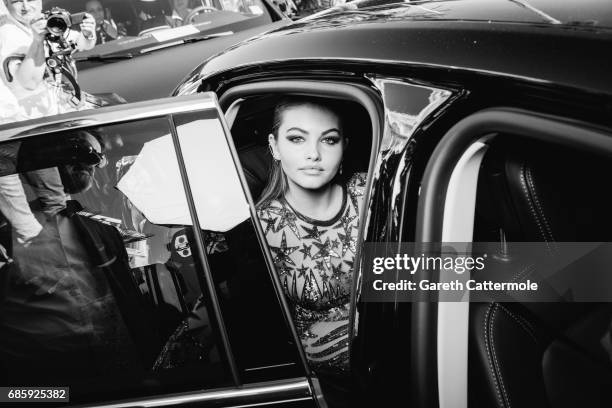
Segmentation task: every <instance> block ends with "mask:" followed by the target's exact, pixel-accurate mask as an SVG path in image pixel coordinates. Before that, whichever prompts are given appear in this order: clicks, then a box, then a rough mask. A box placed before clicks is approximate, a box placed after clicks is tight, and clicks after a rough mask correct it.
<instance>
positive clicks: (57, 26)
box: [47, 15, 68, 35]
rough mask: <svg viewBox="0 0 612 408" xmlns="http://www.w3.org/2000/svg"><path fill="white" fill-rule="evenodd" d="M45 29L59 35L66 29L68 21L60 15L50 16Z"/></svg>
mask: <svg viewBox="0 0 612 408" xmlns="http://www.w3.org/2000/svg"><path fill="white" fill-rule="evenodd" d="M47 29H48V30H49V32H50V33H51V34H53V35H61V34H64V33H65V32H66V30H67V29H68V21H66V18H65V17H64V16H62V15H55V16H51V17H49V18H48V19H47Z"/></svg>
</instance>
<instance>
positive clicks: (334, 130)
mask: <svg viewBox="0 0 612 408" xmlns="http://www.w3.org/2000/svg"><path fill="white" fill-rule="evenodd" d="M332 132H336V133H340V131H339V130H338V129H336V128H331V129H327V130H326V131H325V132H323V133H321V135H326V134H328V133H332Z"/></svg>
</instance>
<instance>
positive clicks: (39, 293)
mask: <svg viewBox="0 0 612 408" xmlns="http://www.w3.org/2000/svg"><path fill="white" fill-rule="evenodd" d="M0 140H1V141H0V161H1V162H2V166H1V169H0V211H1V212H2V224H1V225H2V226H1V227H0V236H1V238H0V241H1V242H0V245H2V248H1V249H2V251H1V254H2V256H1V258H2V262H1V264H0V266H1V267H2V273H1V274H0V276H1V279H0V289H1V290H0V333H1V335H0V366H1V367H2V369H1V370H0V371H1V372H2V374H1V376H2V381H1V383H2V384H3V385H6V386H10V387H18V388H20V389H29V388H31V387H41V386H44V387H46V388H51V387H64V388H63V389H64V390H65V391H64V394H62V397H63V398H60V397H59V396H58V395H57V394H55V396H56V397H58V398H56V399H54V400H51V401H50V402H55V403H58V404H63V405H65V403H66V402H68V400H69V402H70V403H71V404H76V405H95V406H170V405H172V406H181V405H190V404H199V405H202V406H208V405H214V406H251V405H257V406H267V405H273V404H278V403H282V404H284V405H286V406H296V407H298V406H299V407H306V406H317V402H316V395H315V394H316V393H315V392H313V387H312V379H311V378H310V371H309V370H308V367H307V365H306V364H305V359H304V356H303V352H302V351H301V349H300V348H299V347H298V345H299V341H298V340H297V337H296V333H295V329H294V328H293V325H292V324H291V323H290V316H289V314H288V308H287V304H286V303H285V300H284V297H283V296H282V291H281V290H280V285H279V282H278V278H277V277H276V274H275V273H274V269H273V266H272V262H271V255H270V253H269V250H268V249H267V246H266V245H262V242H264V241H262V239H263V234H262V231H261V227H260V226H259V223H258V221H257V219H256V218H255V209H254V205H253V201H252V199H251V197H250V194H249V192H248V189H246V188H245V187H244V175H243V174H242V170H241V169H240V166H236V164H235V163H237V158H236V153H235V150H234V147H233V143H232V139H231V137H230V136H229V132H228V130H227V127H226V125H225V119H224V117H223V115H222V113H221V112H220V109H219V107H218V104H217V101H216V97H215V95H214V94H211V93H204V94H198V95H194V96H188V97H178V98H171V99H165V100H157V101H152V102H144V103H136V104H128V105H121V106H114V107H106V108H101V109H99V110H95V111H83V112H76V113H71V114H66V115H60V116H57V117H51V118H46V119H40V120H34V121H27V122H20V123H16V124H11V125H6V126H3V127H2V128H0ZM12 395H13V396H14V395H15V394H12ZM20 395H22V394H20ZM25 395H28V394H27V393H26V394H25ZM45 395H46V394H45ZM50 395H52V396H53V395H54V394H50Z"/></svg>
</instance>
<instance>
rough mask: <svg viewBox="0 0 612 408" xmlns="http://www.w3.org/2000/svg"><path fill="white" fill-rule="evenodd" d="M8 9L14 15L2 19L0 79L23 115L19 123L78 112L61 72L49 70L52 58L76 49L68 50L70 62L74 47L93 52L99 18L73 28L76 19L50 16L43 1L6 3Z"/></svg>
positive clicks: (88, 18)
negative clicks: (59, 73)
mask: <svg viewBox="0 0 612 408" xmlns="http://www.w3.org/2000/svg"><path fill="white" fill-rule="evenodd" d="M4 5H5V6H6V9H7V11H8V15H6V16H3V17H2V24H1V25H0V64H1V65H0V66H1V69H0V71H1V73H0V77H1V78H2V82H4V85H6V87H7V88H8V89H9V90H10V91H12V93H13V94H14V97H15V98H16V100H17V103H18V105H19V108H20V109H19V110H20V112H19V113H20V117H19V116H18V117H16V118H14V119H13V120H20V119H29V118H35V117H40V116H47V115H53V114H57V113H62V112H66V111H69V110H74V109H75V108H76V105H77V104H78V101H73V100H72V101H71V95H67V94H66V93H65V92H62V91H61V84H60V81H59V80H58V78H57V76H58V75H57V74H58V71H53V70H51V69H50V68H49V67H48V66H47V58H48V57H49V56H50V54H53V53H56V52H58V51H60V49H61V48H63V47H68V46H69V47H70V49H69V51H68V50H64V51H65V52H64V53H65V54H66V56H64V57H63V59H65V60H68V59H69V52H71V51H72V48H74V49H77V50H88V49H91V48H93V47H94V45H95V43H96V35H95V31H96V30H95V26H96V23H95V20H94V18H93V17H92V16H91V15H89V14H85V15H84V16H83V19H82V21H81V22H80V23H77V22H76V21H75V23H77V24H72V20H73V18H72V16H75V15H72V16H71V15H70V14H68V13H67V12H64V13H62V12H61V11H57V10H55V11H56V12H55V13H51V14H50V15H49V18H45V16H44V15H43V14H42V11H41V8H42V1H41V0H31V1H28V0H21V1H15V0H4ZM64 25H65V27H64ZM71 26H72V27H71ZM73 28H79V29H80V30H79V31H77V30H74V29H73ZM62 31H63V32H62ZM66 63H67V64H68V63H69V61H67V62H66Z"/></svg>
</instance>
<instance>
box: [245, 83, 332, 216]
mask: <svg viewBox="0 0 612 408" xmlns="http://www.w3.org/2000/svg"><path fill="white" fill-rule="evenodd" d="M303 105H314V106H317V107H319V108H321V109H324V110H326V111H329V112H331V113H332V114H334V115H335V116H336V117H337V118H338V120H339V122H340V133H341V134H342V137H343V138H344V134H343V129H342V120H341V119H342V117H341V116H340V115H339V113H338V110H337V108H336V107H335V106H334V104H333V103H332V102H331V101H330V100H328V99H324V98H319V97H314V96H301V95H300V96H297V95H295V96H287V97H284V98H282V99H281V100H280V101H279V102H278V103H277V104H276V107H275V108H274V115H273V119H272V131H271V133H272V135H274V139H275V140H278V130H279V128H280V126H281V124H282V121H283V114H284V113H285V111H287V110H289V109H292V108H295V107H299V106H303ZM270 154H271V153H270ZM288 189H289V182H288V181H287V175H286V174H285V172H284V171H283V167H282V165H281V162H280V160H273V161H272V167H271V168H270V173H268V182H267V184H266V187H265V188H264V189H263V191H262V193H261V196H260V198H259V201H258V202H257V208H263V207H266V206H268V205H269V204H270V203H271V202H272V201H274V200H278V199H280V198H282V197H284V196H285V194H286V193H287V190H288Z"/></svg>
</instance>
